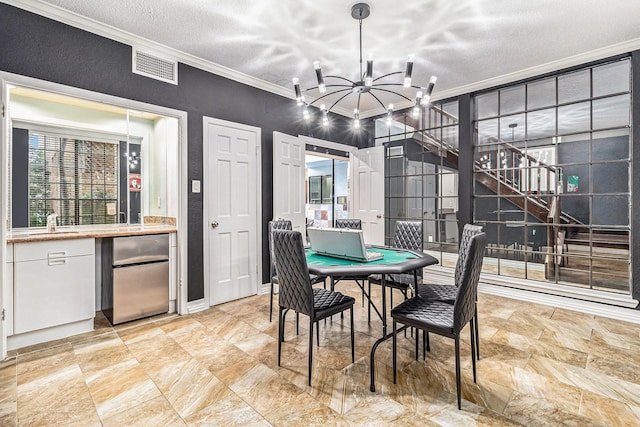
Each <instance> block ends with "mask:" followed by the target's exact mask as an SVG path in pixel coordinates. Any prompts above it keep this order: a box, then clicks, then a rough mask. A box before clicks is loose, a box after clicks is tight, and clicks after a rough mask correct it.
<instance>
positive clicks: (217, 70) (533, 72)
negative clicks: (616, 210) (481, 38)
mask: <svg viewBox="0 0 640 427" xmlns="http://www.w3.org/2000/svg"><path fill="white" fill-rule="evenodd" d="M1 2H2V3H6V4H9V5H12V6H15V7H18V8H20V9H24V10H27V11H29V12H32V13H35V14H38V15H42V16H44V17H46V18H50V19H53V20H55V21H58V22H62V23H63V24H67V25H70V26H73V27H76V28H80V29H82V30H85V31H88V32H91V33H94V34H97V35H99V36H102V37H106V38H108V39H111V40H115V41H117V42H120V43H123V44H127V45H129V46H132V47H133V46H136V47H137V48H141V49H144V50H148V51H149V52H150V53H155V54H157V55H158V56H160V57H164V58H166V59H172V60H175V61H178V62H182V63H183V64H186V65H190V66H193V67H196V68H198V69H201V70H204V71H208V72H210V73H213V74H216V75H219V76H222V77H225V78H228V79H230V80H234V81H237V82H239V83H243V84H246V85H248V86H252V87H255V88H257V89H261V90H264V91H267V92H271V93H274V94H276V95H280V96H283V97H285V98H289V99H294V98H295V96H294V94H293V91H291V90H289V89H287V88H285V87H283V86H280V85H277V84H275V83H270V82H267V81H265V80H261V79H258V78H255V77H252V76H249V75H247V74H244V73H241V72H239V71H236V70H233V69H231V68H227V67H224V66H222V65H219V64H216V63H214V62H211V61H207V60H205V59H202V58H199V57H197V56H195V55H191V54H188V53H186V52H182V51H179V50H177V49H174V48H171V47H169V46H165V45H163V44H160V43H157V42H154V41H152V40H149V39H145V38H143V37H141V36H138V35H135V34H133V33H130V32H128V31H123V30H121V29H118V28H115V27H112V26H110V25H106V24H103V23H101V22H99V21H96V20H94V19H91V18H87V17H85V16H82V15H79V14H77V13H74V12H71V11H68V10H66V9H63V8H61V7H58V6H54V5H52V4H49V3H46V2H44V1H42V0H1ZM638 49H640V38H635V39H631V40H627V41H624V42H621V43H617V44H613V45H610V46H606V47H603V48H599V49H594V50H591V51H588V52H584V53H581V54H577V55H573V56H570V57H567V58H563V59H559V60H556V61H551V62H547V63H545V64H541V65H536V66H534V67H530V68H525V69H523V70H519V71H515V72H512V73H507V74H503V75H500V76H497V77H492V78H489V79H485V80H481V81H478V82H474V83H471V84H468V85H463V86H458V87H455V88H451V89H447V90H444V91H436V92H434V95H433V97H432V100H433V101H439V100H443V99H448V98H452V97H455V96H459V95H463V94H465V93H473V92H477V91H480V90H484V89H488V88H491V87H494V86H501V85H504V84H507V83H511V82H515V81H518V80H523V79H527V78H532V77H535V76H539V75H542V74H547V73H550V72H554V71H557V70H561V69H563V68H568V67H573V66H576V65H581V64H585V63H588V62H591V61H596V60H599V59H604V58H608V57H610V56H615V55H620V54H624V53H628V52H631V51H634V50H638ZM412 105H413V102H410V101H405V102H402V103H399V104H397V105H396V110H398V111H399V110H402V109H405V108H409V107H411V106H412ZM331 111H332V112H334V113H337V114H340V115H343V116H345V117H351V115H352V111H351V110H348V109H346V108H343V107H339V106H336V107H334V108H333V109H332V110H331ZM385 113H386V110H384V109H382V108H381V107H380V108H376V109H373V110H369V111H366V112H361V115H360V118H361V119H366V118H370V117H375V116H379V115H382V114H385Z"/></svg>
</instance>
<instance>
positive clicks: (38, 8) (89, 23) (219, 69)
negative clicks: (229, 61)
mask: <svg viewBox="0 0 640 427" xmlns="http://www.w3.org/2000/svg"><path fill="white" fill-rule="evenodd" d="M2 3H6V4H9V5H11V6H15V7H17V8H20V9H24V10H26V11H29V12H32V13H35V14H37V15H41V16H44V17H45V18H49V19H53V20H55V21H58V22H61V23H63V24H67V25H70V26H72V27H76V28H79V29H81V30H85V31H88V32H90V33H93V34H97V35H99V36H102V37H105V38H108V39H111V40H114V41H117V42H120V43H123V44H127V45H129V46H131V47H132V48H133V47H134V46H135V47H136V48H138V49H142V50H146V51H148V52H149V53H154V54H157V55H158V56H160V57H163V58H166V59H170V60H175V61H178V62H182V63H183V64H186V65H190V66H192V67H195V68H198V69H201V70H204V71H208V72H210V73H213V74H216V75H219V76H222V77H225V78H228V79H230V80H234V81H237V82H239V83H243V84H246V85H248V86H252V87H255V88H257V89H261V90H264V91H267V92H271V93H274V94H276V95H280V96H284V97H286V98H289V99H294V94H293V91H291V90H288V89H287V88H285V87H282V86H280V85H277V84H275V83H270V82H267V81H265V80H261V79H258V78H255V77H252V76H249V75H247V74H244V73H241V72H239V71H236V70H233V69H231V68H227V67H224V66H222V65H219V64H216V63H214V62H211V61H207V60H204V59H202V58H199V57H197V56H195V55H191V54H189V53H186V52H182V51H180V50H177V49H174V48H172V47H169V46H166V45H163V44H160V43H157V42H154V41H152V40H149V39H146V38H144V37H141V36H138V35H136V34H133V33H130V32H128V31H124V30H121V29H119V28H115V27H112V26H110V25H106V24H104V23H102V22H99V21H96V20H94V19H91V18H88V17H86V16H82V15H79V14H77V13H74V12H71V11H68V10H66V9H63V8H61V7H58V6H54V5H52V4H49V3H45V2H44V1H41V0H2Z"/></svg>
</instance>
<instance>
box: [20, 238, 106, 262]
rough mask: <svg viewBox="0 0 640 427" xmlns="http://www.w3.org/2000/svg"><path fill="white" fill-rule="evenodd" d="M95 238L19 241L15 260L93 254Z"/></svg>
mask: <svg viewBox="0 0 640 427" xmlns="http://www.w3.org/2000/svg"><path fill="white" fill-rule="evenodd" d="M94 252H95V243H94V239H66V240H49V241H46V242H30V243H19V244H16V245H15V246H14V252H13V254H14V262H23V261H35V260H47V259H56V258H64V257H74V256H81V255H93V254H94Z"/></svg>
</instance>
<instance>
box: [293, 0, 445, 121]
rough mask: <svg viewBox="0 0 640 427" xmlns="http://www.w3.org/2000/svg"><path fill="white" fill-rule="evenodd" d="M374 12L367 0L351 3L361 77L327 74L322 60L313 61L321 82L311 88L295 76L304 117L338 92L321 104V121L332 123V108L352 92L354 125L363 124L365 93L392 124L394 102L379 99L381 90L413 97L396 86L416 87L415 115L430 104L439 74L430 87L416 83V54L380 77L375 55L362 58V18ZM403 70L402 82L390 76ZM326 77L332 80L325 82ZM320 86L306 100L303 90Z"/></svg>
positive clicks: (386, 92)
mask: <svg viewBox="0 0 640 427" xmlns="http://www.w3.org/2000/svg"><path fill="white" fill-rule="evenodd" d="M370 14H371V8H370V6H369V5H368V4H367V3H357V4H355V5H353V7H351V16H352V17H353V18H354V19H357V20H358V22H359V24H360V73H359V74H358V75H359V76H360V80H358V81H353V80H351V79H348V78H346V77H341V76H334V75H327V76H325V75H324V74H323V73H322V66H321V64H320V61H315V62H314V63H313V68H314V70H315V73H316V80H317V82H318V85H317V86H314V87H311V88H308V89H304V90H302V89H300V80H299V79H298V78H294V79H293V88H294V91H295V97H296V102H297V104H298V106H300V107H301V108H302V109H303V117H304V119H305V120H310V119H311V114H310V113H309V109H308V107H309V106H312V105H313V104H316V103H318V104H320V103H321V102H323V100H325V99H333V98H328V97H331V96H332V95H339V96H338V99H337V100H336V101H335V102H334V103H333V104H332V105H331V106H330V107H329V108H327V107H326V104H324V103H322V104H321V106H320V109H321V112H322V124H323V125H324V126H328V125H329V118H328V114H329V112H330V111H331V110H332V109H333V107H335V106H336V105H338V104H339V103H340V101H342V100H344V99H345V98H347V97H348V96H349V95H356V96H357V97H358V100H357V103H356V108H355V109H354V112H353V126H354V128H356V129H358V128H360V100H361V98H362V96H364V95H369V96H371V97H373V99H375V100H376V101H377V102H378V103H379V104H380V106H381V107H382V108H383V109H384V110H386V112H387V116H386V120H385V122H386V123H387V125H388V126H391V124H392V123H393V119H392V117H393V104H389V105H388V106H385V105H384V104H383V102H382V101H381V100H380V98H379V96H380V95H381V94H392V95H393V96H396V97H399V98H401V99H404V100H406V101H414V100H413V99H411V98H409V97H407V96H406V95H404V94H403V93H401V92H400V90H402V89H399V90H398V89H396V90H394V87H397V88H414V89H417V90H418V91H417V93H416V96H415V103H414V106H413V110H412V113H413V115H414V116H416V117H417V116H418V115H419V114H420V109H421V108H423V107H426V106H427V105H429V102H430V101H431V94H432V93H433V88H434V87H435V84H436V77H435V76H432V77H431V79H430V80H429V83H428V85H427V87H421V86H416V85H414V84H413V81H412V74H413V63H414V56H413V55H409V56H408V57H407V64H406V67H405V70H404V71H395V72H391V73H387V74H384V75H381V76H379V77H374V74H373V57H372V56H371V55H369V57H368V58H367V61H366V67H363V62H362V21H363V20H364V19H366V18H367V17H368V16H369V15H370ZM399 74H404V78H403V80H402V82H401V83H394V82H392V81H390V80H389V77H391V76H395V75H399ZM325 79H327V80H329V82H330V83H326V82H325ZM334 80H339V82H337V83H333V81H334ZM314 90H317V91H318V93H319V95H320V96H318V97H317V98H315V99H314V100H313V101H311V102H309V103H306V102H305V99H304V95H303V93H305V92H310V91H314Z"/></svg>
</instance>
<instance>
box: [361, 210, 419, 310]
mask: <svg viewBox="0 0 640 427" xmlns="http://www.w3.org/2000/svg"><path fill="white" fill-rule="evenodd" d="M393 247H394V248H399V249H409V250H412V251H416V252H422V248H423V241H422V221H397V222H396V228H395V230H394V233H393ZM415 273H416V275H415V276H414V274H413V272H412V273H404V274H390V275H387V277H386V281H385V285H386V286H388V287H390V288H393V289H398V290H399V291H400V292H402V295H404V298H405V299H407V297H408V291H409V289H413V287H414V286H415V282H416V278H417V281H418V283H420V280H421V279H422V269H419V270H417V271H416V272H415ZM371 283H374V284H381V283H382V276H380V275H379V274H375V275H371V276H369V294H371ZM390 298H391V306H392V307H393V292H391V296H390ZM370 317H371V315H370V314H369V318H370Z"/></svg>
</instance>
